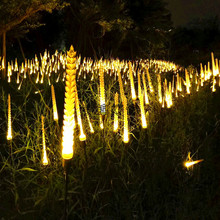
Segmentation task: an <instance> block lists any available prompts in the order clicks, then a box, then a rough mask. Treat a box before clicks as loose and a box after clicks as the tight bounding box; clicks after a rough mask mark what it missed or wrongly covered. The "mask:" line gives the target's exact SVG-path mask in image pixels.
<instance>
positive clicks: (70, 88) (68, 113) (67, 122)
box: [62, 46, 76, 160]
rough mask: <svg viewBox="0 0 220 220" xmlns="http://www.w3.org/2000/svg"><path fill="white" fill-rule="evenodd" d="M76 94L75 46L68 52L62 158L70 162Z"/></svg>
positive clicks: (72, 147) (72, 149)
mask: <svg viewBox="0 0 220 220" xmlns="http://www.w3.org/2000/svg"><path fill="white" fill-rule="evenodd" d="M75 93H76V52H75V51H74V48H73V46H71V47H70V50H69V51H68V52H67V69H66V86H65V100H64V101H65V104H64V120H63V138H62V157H63V159H65V160H69V159H71V158H72V157H73V153H74V146H73V145H74V124H75V122H74V107H75Z"/></svg>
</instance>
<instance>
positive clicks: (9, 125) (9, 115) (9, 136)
mask: <svg viewBox="0 0 220 220" xmlns="http://www.w3.org/2000/svg"><path fill="white" fill-rule="evenodd" d="M7 140H12V125H11V96H10V94H8V132H7Z"/></svg>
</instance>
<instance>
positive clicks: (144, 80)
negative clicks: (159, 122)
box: [142, 72, 149, 105]
mask: <svg viewBox="0 0 220 220" xmlns="http://www.w3.org/2000/svg"><path fill="white" fill-rule="evenodd" d="M142 81H143V85H144V100H145V105H148V104H149V99H148V94H147V85H146V79H145V73H144V72H143V74H142Z"/></svg>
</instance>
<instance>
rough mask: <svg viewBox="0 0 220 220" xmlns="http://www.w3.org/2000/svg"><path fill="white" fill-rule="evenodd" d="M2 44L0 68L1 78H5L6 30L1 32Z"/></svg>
mask: <svg viewBox="0 0 220 220" xmlns="http://www.w3.org/2000/svg"><path fill="white" fill-rule="evenodd" d="M2 35H3V41H2V42H3V45H2V49H3V59H4V69H3V70H2V78H3V79H5V78H6V70H7V68H6V31H4V32H3V34H2Z"/></svg>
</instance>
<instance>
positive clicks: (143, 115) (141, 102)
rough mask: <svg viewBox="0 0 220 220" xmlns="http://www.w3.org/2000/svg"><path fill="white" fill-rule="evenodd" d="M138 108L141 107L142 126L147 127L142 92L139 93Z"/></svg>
mask: <svg viewBox="0 0 220 220" xmlns="http://www.w3.org/2000/svg"><path fill="white" fill-rule="evenodd" d="M140 108H141V122H142V123H141V124H142V128H147V120H146V115H145V109H144V96H143V93H142V92H141V94H140Z"/></svg>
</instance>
